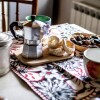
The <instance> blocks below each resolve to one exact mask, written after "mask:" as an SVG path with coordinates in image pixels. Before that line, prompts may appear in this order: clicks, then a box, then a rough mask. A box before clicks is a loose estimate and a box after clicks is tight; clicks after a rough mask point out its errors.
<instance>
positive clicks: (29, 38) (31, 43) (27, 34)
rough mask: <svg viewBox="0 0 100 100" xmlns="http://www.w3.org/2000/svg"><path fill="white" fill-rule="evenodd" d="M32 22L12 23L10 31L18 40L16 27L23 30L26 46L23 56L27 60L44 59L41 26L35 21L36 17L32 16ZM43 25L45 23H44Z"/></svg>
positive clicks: (24, 46)
mask: <svg viewBox="0 0 100 100" xmlns="http://www.w3.org/2000/svg"><path fill="white" fill-rule="evenodd" d="M31 17H32V18H31V19H32V20H31V21H24V23H23V22H20V21H19V22H12V23H11V24H10V30H11V33H12V34H13V36H14V37H15V39H17V35H16V32H15V31H14V29H13V28H14V26H17V27H18V28H20V29H23V34H24V45H23V51H22V56H23V57H25V58H40V57H42V54H43V53H42V43H41V25H39V23H41V22H39V21H38V22H37V21H35V17H36V16H35V15H33V16H31ZM42 25H45V23H43V22H42Z"/></svg>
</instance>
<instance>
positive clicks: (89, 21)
mask: <svg viewBox="0 0 100 100" xmlns="http://www.w3.org/2000/svg"><path fill="white" fill-rule="evenodd" d="M70 23H71V24H77V25H79V26H81V27H83V28H85V29H87V30H89V31H91V32H93V33H96V34H100V9H99V8H97V7H94V6H91V5H89V4H86V3H84V2H76V1H73V6H72V8H71V17H70Z"/></svg>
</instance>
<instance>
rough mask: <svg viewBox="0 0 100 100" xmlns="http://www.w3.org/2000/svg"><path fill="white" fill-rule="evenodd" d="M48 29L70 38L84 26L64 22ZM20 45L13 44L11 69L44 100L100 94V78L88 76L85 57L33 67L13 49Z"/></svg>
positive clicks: (70, 99) (81, 99)
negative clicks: (74, 25)
mask: <svg viewBox="0 0 100 100" xmlns="http://www.w3.org/2000/svg"><path fill="white" fill-rule="evenodd" d="M48 32H49V33H51V34H53V33H54V34H55V33H57V34H61V37H63V38H67V37H69V36H71V35H72V34H73V33H75V32H82V30H80V29H77V28H74V27H72V26H71V25H70V24H67V23H65V24H61V25H55V26H52V27H51V28H50V29H49V31H48ZM19 46H20V45H16V46H15V47H12V50H11V59H10V62H11V67H12V68H11V69H12V71H13V72H14V73H16V74H17V75H18V76H19V77H20V78H21V79H23V81H25V82H26V83H27V84H28V85H29V86H30V88H31V89H32V90H33V91H34V92H35V93H36V94H37V95H38V96H40V97H41V98H42V99H43V100H91V98H93V97H96V96H98V95H99V94H100V92H99V91H100V82H94V81H92V80H91V79H90V78H88V76H87V75H86V73H85V70H84V66H83V59H82V58H79V57H73V58H71V59H67V60H63V61H59V62H53V63H48V64H44V65H41V66H37V67H36V68H33V67H31V66H26V65H24V64H22V63H21V62H20V61H19V60H18V59H17V58H16V57H15V55H14V51H15V50H16V49H18V47H19Z"/></svg>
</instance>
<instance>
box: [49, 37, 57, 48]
mask: <svg viewBox="0 0 100 100" xmlns="http://www.w3.org/2000/svg"><path fill="white" fill-rule="evenodd" d="M58 46H59V38H58V37H57V36H50V37H49V38H48V47H49V48H52V49H55V48H57V47H58Z"/></svg>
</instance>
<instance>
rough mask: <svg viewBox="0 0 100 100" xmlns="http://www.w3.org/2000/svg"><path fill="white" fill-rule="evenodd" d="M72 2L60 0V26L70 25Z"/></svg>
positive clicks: (70, 0)
mask: <svg viewBox="0 0 100 100" xmlns="http://www.w3.org/2000/svg"><path fill="white" fill-rule="evenodd" d="M72 1H73V0H60V9H59V16H58V17H59V18H58V24H61V23H69V20H70V11H71V6H72ZM74 1H82V0H74Z"/></svg>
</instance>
